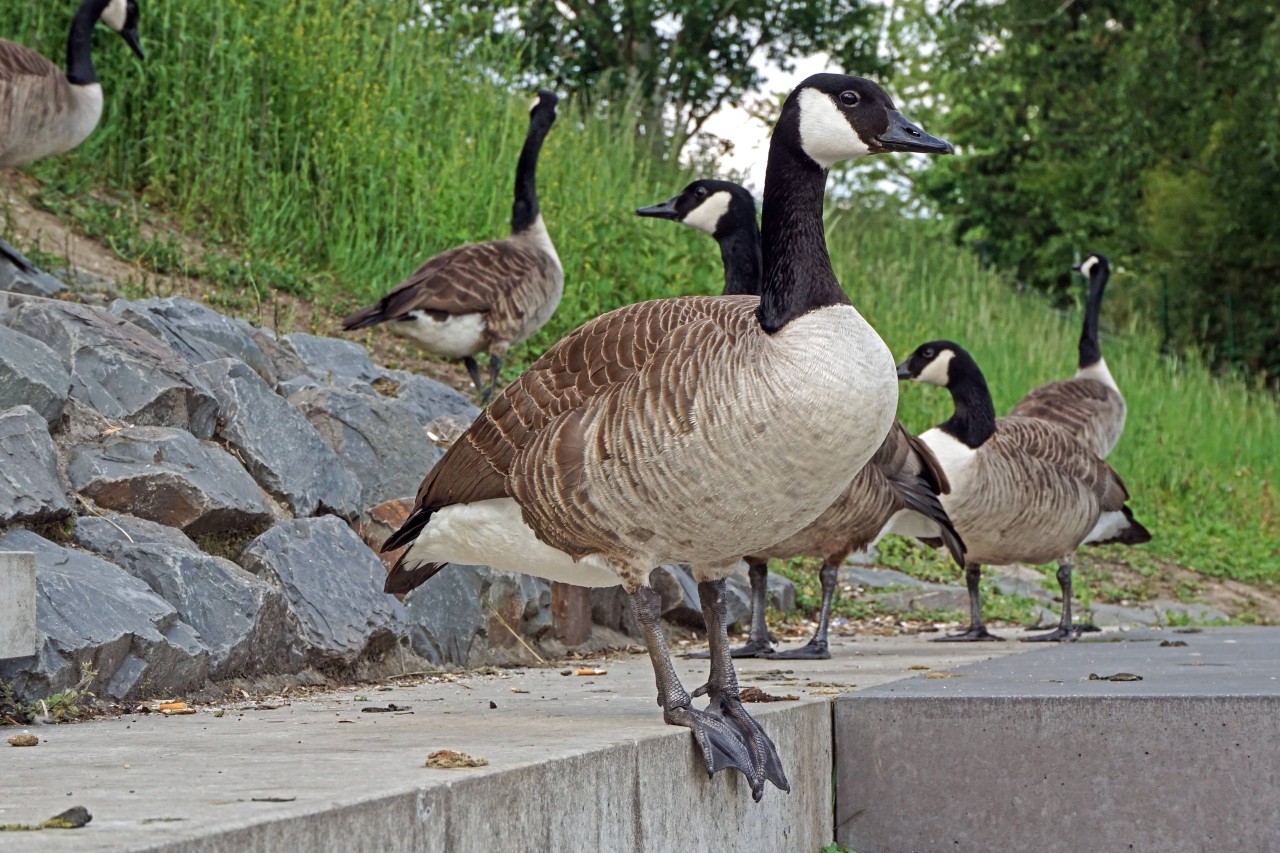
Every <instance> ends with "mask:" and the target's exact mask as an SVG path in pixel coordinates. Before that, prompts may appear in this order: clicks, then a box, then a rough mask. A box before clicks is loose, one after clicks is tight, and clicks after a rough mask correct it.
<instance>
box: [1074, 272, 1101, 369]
mask: <svg viewBox="0 0 1280 853" xmlns="http://www.w3.org/2000/svg"><path fill="white" fill-rule="evenodd" d="M1106 289H1107V273H1106V272H1104V271H1101V270H1099V271H1097V272H1095V273H1093V274H1092V275H1090V276H1089V298H1088V299H1086V300H1085V304H1084V325H1083V326H1082V327H1081V329H1080V363H1079V366H1080V367H1092V366H1093V365H1095V364H1097V363H1098V362H1100V361H1102V348H1101V347H1100V346H1098V315H1099V314H1100V313H1101V312H1102V293H1103V291H1104V290H1106Z"/></svg>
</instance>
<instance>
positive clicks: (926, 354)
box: [920, 347, 933, 358]
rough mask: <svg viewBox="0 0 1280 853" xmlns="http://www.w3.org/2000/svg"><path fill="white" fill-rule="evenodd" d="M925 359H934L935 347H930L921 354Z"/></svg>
mask: <svg viewBox="0 0 1280 853" xmlns="http://www.w3.org/2000/svg"><path fill="white" fill-rule="evenodd" d="M920 354H921V355H923V356H924V357H925V358H933V347H928V348H926V349H925V351H924V352H922V353H920Z"/></svg>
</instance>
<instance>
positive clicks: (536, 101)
mask: <svg viewBox="0 0 1280 853" xmlns="http://www.w3.org/2000/svg"><path fill="white" fill-rule="evenodd" d="M540 103H542V98H534V99H533V103H532V104H530V105H529V112H533V111H534V110H536V109H537V108H538V104H540Z"/></svg>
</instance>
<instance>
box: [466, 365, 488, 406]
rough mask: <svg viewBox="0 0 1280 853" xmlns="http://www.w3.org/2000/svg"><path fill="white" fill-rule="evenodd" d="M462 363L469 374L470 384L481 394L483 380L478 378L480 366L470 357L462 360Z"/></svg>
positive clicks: (482, 391)
mask: <svg viewBox="0 0 1280 853" xmlns="http://www.w3.org/2000/svg"><path fill="white" fill-rule="evenodd" d="M462 363H463V364H464V365H466V367H467V373H469V374H471V384H472V385H474V386H476V391H477V392H479V393H481V394H483V393H484V380H483V379H481V378H480V365H479V364H476V360H475V359H474V358H472V357H471V356H467V357H466V358H464V359H463V360H462ZM481 402H482V403H483V402H485V401H484V400H481Z"/></svg>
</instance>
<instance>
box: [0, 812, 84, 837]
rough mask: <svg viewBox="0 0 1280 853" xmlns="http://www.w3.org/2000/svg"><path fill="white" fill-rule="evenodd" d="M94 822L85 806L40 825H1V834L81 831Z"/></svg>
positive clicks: (42, 822) (63, 813) (56, 816)
mask: <svg viewBox="0 0 1280 853" xmlns="http://www.w3.org/2000/svg"><path fill="white" fill-rule="evenodd" d="M91 820H93V815H91V814H89V810H88V809H86V808H85V807H84V806H72V807H71V808H69V809H67V810H66V811H65V812H62V813H60V814H56V815H54V816H53V817H51V818H49V819H48V820H46V821H41V822H40V823H0V832H33V831H37V830H41V829H79V828H80V827H82V826H84V825H86V824H87V823H89V821H91Z"/></svg>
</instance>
